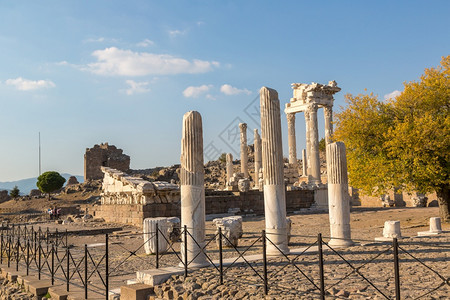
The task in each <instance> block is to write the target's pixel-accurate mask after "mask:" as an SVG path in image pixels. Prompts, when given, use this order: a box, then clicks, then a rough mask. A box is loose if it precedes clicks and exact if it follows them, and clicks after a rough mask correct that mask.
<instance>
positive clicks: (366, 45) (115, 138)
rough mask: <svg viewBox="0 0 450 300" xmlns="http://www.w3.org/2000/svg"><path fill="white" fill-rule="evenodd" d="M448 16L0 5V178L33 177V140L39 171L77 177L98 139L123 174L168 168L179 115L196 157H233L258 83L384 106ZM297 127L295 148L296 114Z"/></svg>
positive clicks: (302, 4)
mask: <svg viewBox="0 0 450 300" xmlns="http://www.w3.org/2000/svg"><path fill="white" fill-rule="evenodd" d="M449 14H450V2H449V1H126V2H125V1H1V2H0V50H1V55H0V105H1V106H0V107H1V110H0V141H1V147H0V181H9V180H16V179H22V178H27V177H33V176H37V174H38V132H41V140H42V170H43V171H47V170H56V171H59V172H67V173H72V174H81V175H82V174H83V154H84V152H85V149H86V148H88V147H92V146H93V145H94V144H99V143H102V142H109V143H110V144H114V145H116V146H117V147H119V148H122V149H123V150H124V152H125V153H126V154H128V155H130V156H131V167H132V168H134V169H140V168H150V167H155V166H163V165H171V164H177V163H179V157H180V138H181V124H182V116H183V114H184V113H185V112H187V111H189V110H197V111H199V112H200V113H201V114H202V117H203V131H204V142H205V156H206V157H205V158H206V159H208V158H216V157H215V156H216V153H221V152H232V153H234V156H235V157H236V154H237V153H238V151H239V147H238V144H237V143H236V139H235V135H234V133H235V132H234V130H235V128H236V126H237V123H239V122H241V121H244V122H247V123H248V127H249V131H248V135H249V139H251V138H252V136H253V135H252V131H253V128H257V127H258V126H259V125H258V118H257V116H255V114H254V109H255V108H257V106H258V101H259V100H258V98H257V97H258V91H259V89H260V88H261V87H262V86H268V87H271V88H274V89H276V90H277V91H278V93H279V97H280V101H281V103H282V106H284V103H287V102H288V101H289V99H290V97H291V95H292V90H291V87H290V84H291V83H294V82H298V83H310V82H319V83H325V84H326V83H328V81H330V80H336V81H337V83H338V85H339V86H340V87H341V88H342V91H341V92H340V93H338V94H337V95H336V97H335V100H336V101H335V110H337V109H338V107H339V106H340V105H343V104H344V101H343V100H344V95H345V94H347V93H351V94H358V93H361V92H364V88H367V89H368V91H373V92H374V93H375V94H378V95H379V97H380V98H383V97H384V96H385V95H387V94H390V93H392V92H394V91H401V90H402V89H403V87H402V86H403V82H405V81H411V80H416V79H418V77H419V76H420V75H421V74H422V73H423V70H424V68H426V67H431V66H436V65H438V64H439V62H440V59H441V56H444V55H448V54H449V50H450V30H449V28H450V18H449V17H448V15H449ZM319 116H321V112H319ZM282 125H283V150H284V153H285V155H287V150H288V149H287V128H286V118H285V116H284V114H283V115H282ZM319 125H320V126H321V127H320V128H321V130H320V136H323V117H322V118H319ZM296 129H297V149H298V153H299V154H300V153H301V149H302V148H304V144H305V142H304V131H305V127H304V119H303V116H302V115H298V117H297V125H296Z"/></svg>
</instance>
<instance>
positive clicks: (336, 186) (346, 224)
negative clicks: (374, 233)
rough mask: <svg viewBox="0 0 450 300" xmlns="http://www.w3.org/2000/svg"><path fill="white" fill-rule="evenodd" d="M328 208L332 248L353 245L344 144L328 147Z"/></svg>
mask: <svg viewBox="0 0 450 300" xmlns="http://www.w3.org/2000/svg"><path fill="white" fill-rule="evenodd" d="M326 152H327V173H328V208H329V217H330V234H331V240H330V242H329V243H328V244H329V245H330V246H350V245H353V241H352V239H351V230H350V195H349V194H348V177H347V158H346V155H345V145H344V143H342V142H336V143H331V144H328V145H327V151H326Z"/></svg>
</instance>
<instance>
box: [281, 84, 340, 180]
mask: <svg viewBox="0 0 450 300" xmlns="http://www.w3.org/2000/svg"><path fill="white" fill-rule="evenodd" d="M292 89H293V90H294V95H293V97H292V98H291V100H290V103H287V104H286V108H285V110H284V112H285V113H286V116H287V118H288V126H289V132H288V133H289V158H290V160H291V156H292V160H294V156H295V159H296V157H297V153H296V147H295V144H296V142H295V129H293V127H294V126H295V114H296V113H299V112H304V115H305V123H306V161H307V168H308V169H307V172H306V174H307V175H308V177H309V178H308V183H310V184H313V185H318V184H320V183H321V178H320V158H319V131H318V124H317V110H318V109H319V108H321V107H323V108H324V116H325V140H326V143H327V144H328V143H329V142H330V137H331V135H332V133H333V126H332V110H333V102H334V99H333V95H334V94H335V93H337V92H339V91H340V90H341V89H340V88H339V87H337V84H336V82H335V81H330V82H329V83H328V85H322V84H319V83H312V84H304V83H293V84H292ZM289 124H290V125H289ZM291 153H292V154H291Z"/></svg>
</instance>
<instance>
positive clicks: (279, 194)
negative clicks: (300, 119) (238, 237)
mask: <svg viewBox="0 0 450 300" xmlns="http://www.w3.org/2000/svg"><path fill="white" fill-rule="evenodd" d="M260 106H261V137H262V163H263V174H264V213H265V219H266V233H267V238H268V239H269V240H270V241H272V243H274V244H275V245H276V247H278V249H280V250H281V252H283V253H289V248H288V240H287V233H288V231H287V222H286V195H285V186H284V174H283V167H284V164H283V149H282V142H281V116H280V100H278V93H277V91H276V90H273V89H269V88H267V87H262V88H261V90H260ZM272 243H271V242H269V241H267V254H268V255H280V254H281V253H280V250H278V249H277V248H276V247H275V246H274V245H272Z"/></svg>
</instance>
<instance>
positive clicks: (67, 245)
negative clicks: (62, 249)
mask: <svg viewBox="0 0 450 300" xmlns="http://www.w3.org/2000/svg"><path fill="white" fill-rule="evenodd" d="M66 248H69V237H68V233H67V229H66Z"/></svg>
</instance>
